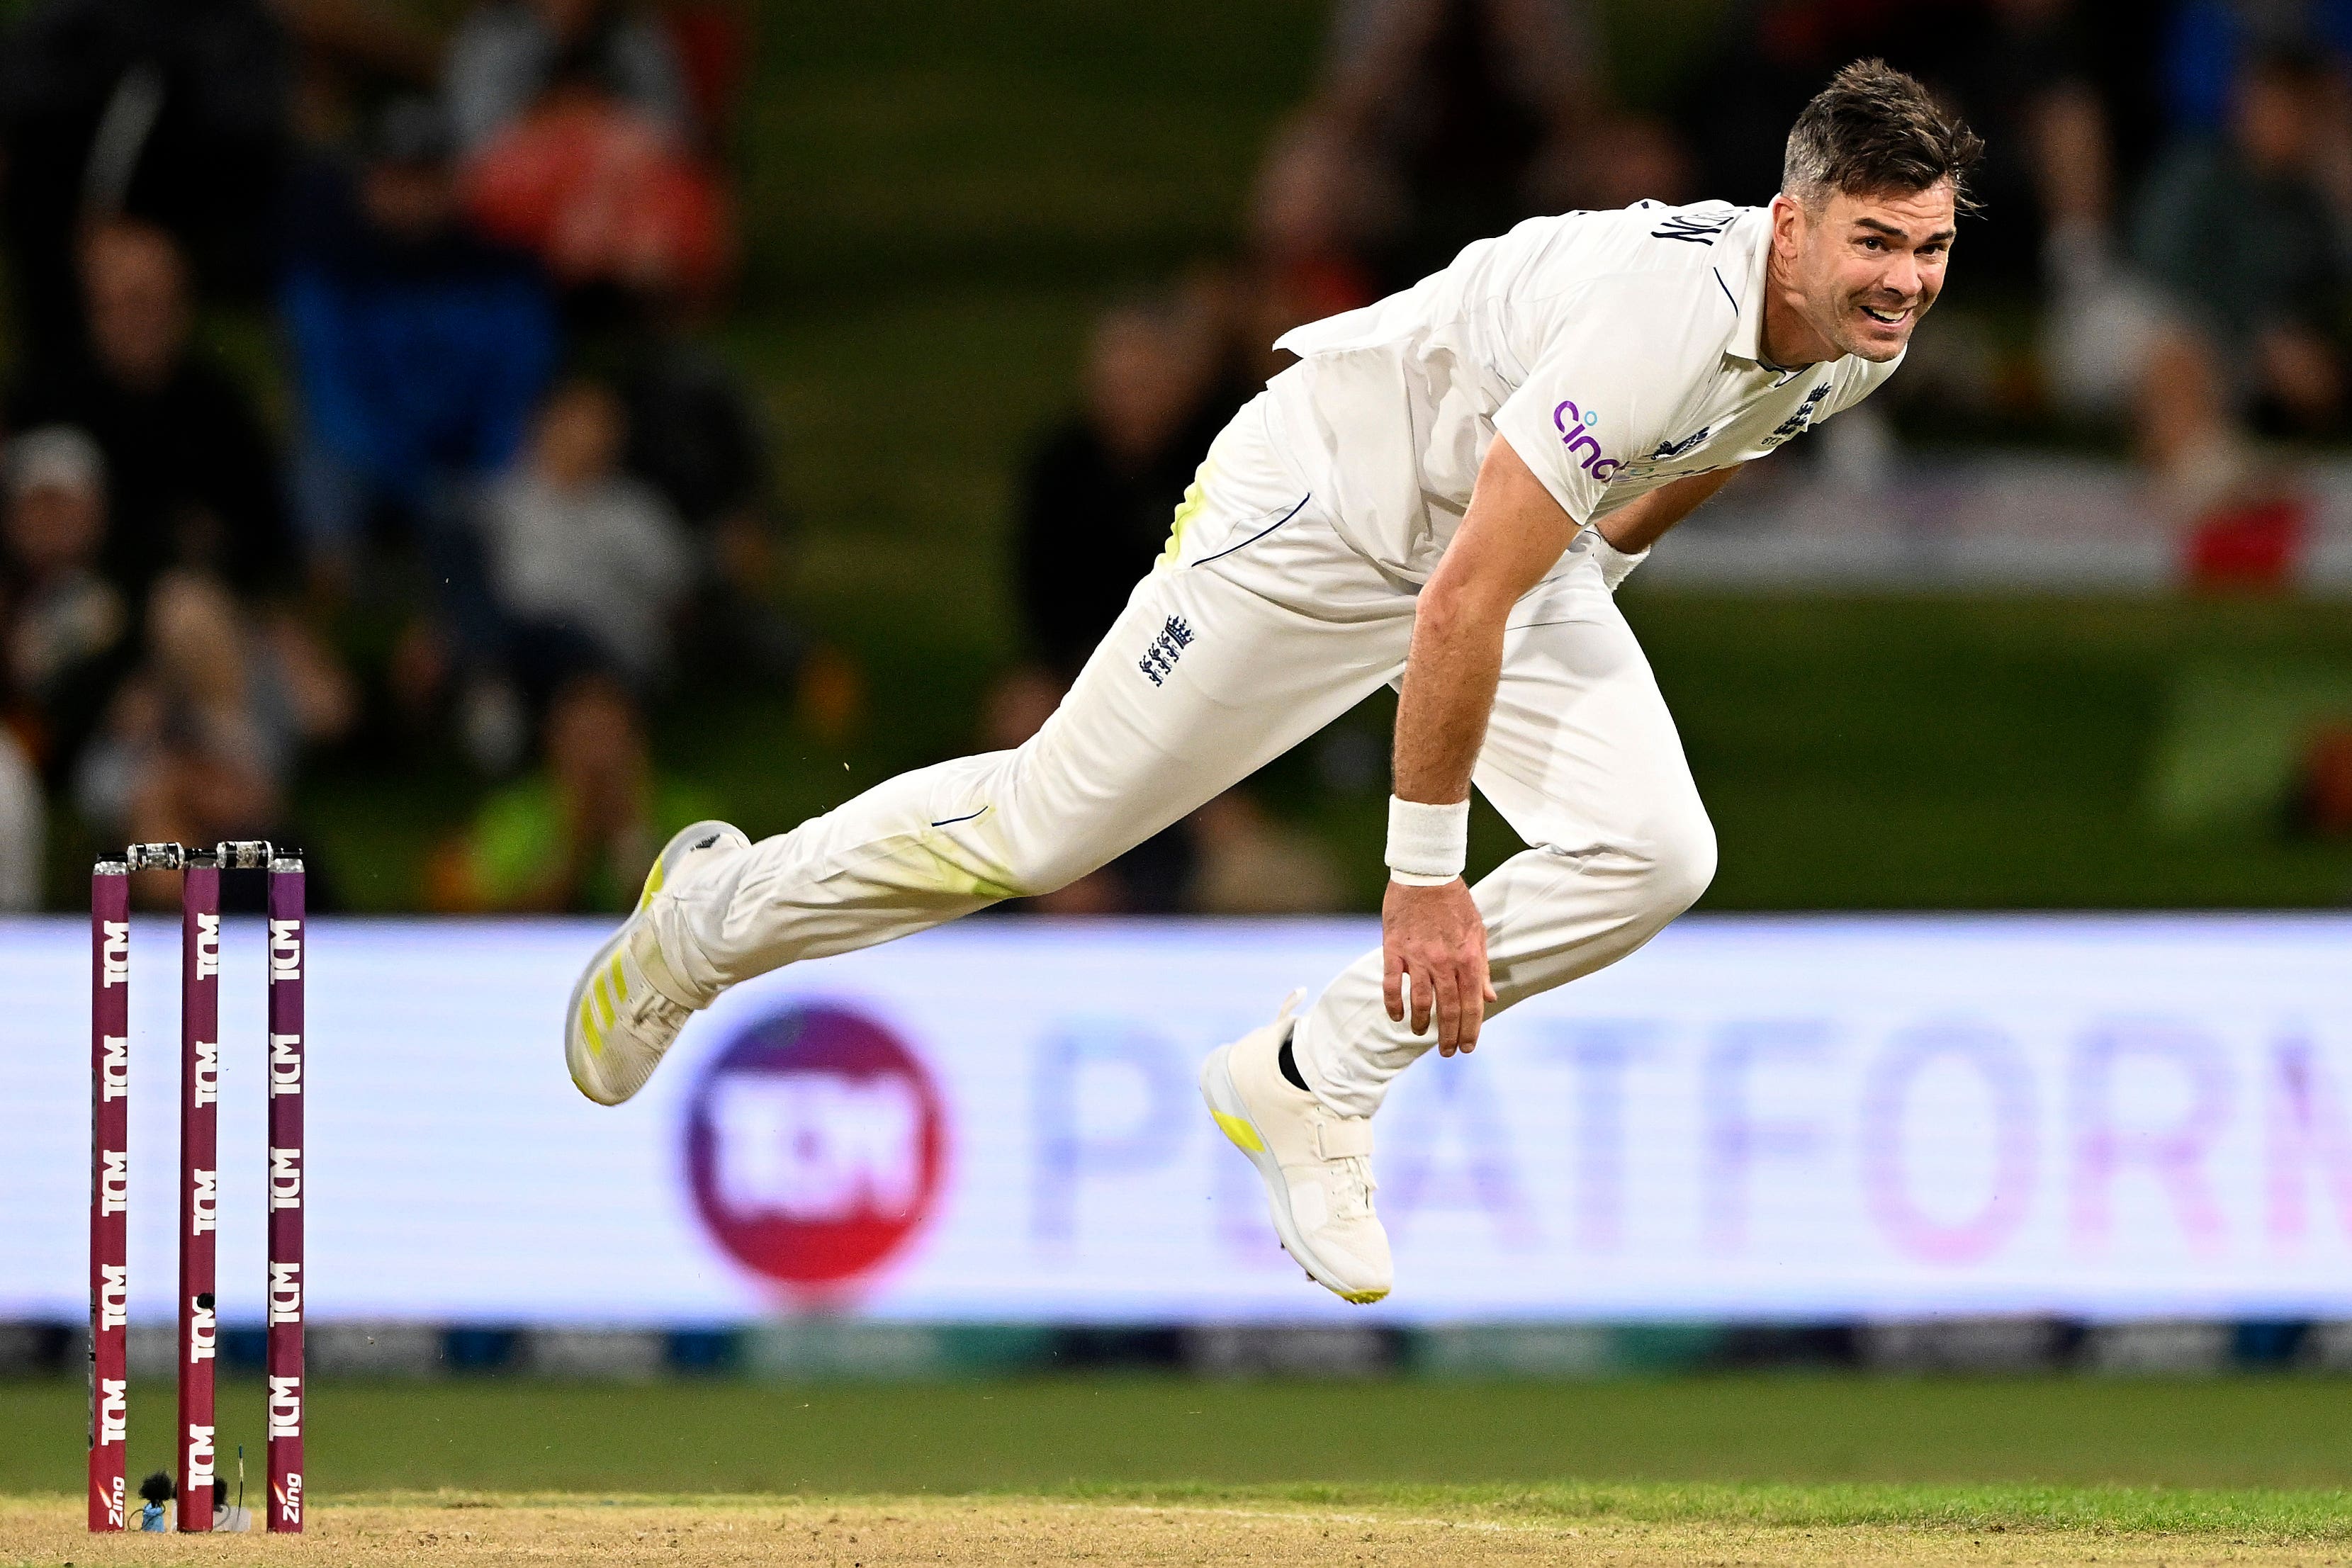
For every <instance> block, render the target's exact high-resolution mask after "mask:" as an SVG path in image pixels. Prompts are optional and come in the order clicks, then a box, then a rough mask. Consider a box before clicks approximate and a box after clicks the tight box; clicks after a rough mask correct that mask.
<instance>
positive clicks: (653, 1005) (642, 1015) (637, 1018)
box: [621, 980, 688, 1035]
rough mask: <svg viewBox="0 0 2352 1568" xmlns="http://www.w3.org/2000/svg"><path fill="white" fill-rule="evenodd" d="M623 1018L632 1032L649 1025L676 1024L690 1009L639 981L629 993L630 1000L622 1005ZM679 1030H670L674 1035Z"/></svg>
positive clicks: (648, 984)
mask: <svg viewBox="0 0 2352 1568" xmlns="http://www.w3.org/2000/svg"><path fill="white" fill-rule="evenodd" d="M621 1008H622V1011H623V1016H624V1018H625V1021H626V1022H627V1024H628V1025H629V1027H630V1028H631V1029H632V1030H643V1027H644V1026H645V1025H646V1024H648V1023H656V1024H674V1023H677V1022H678V1021H681V1020H683V1019H684V1018H685V1016H686V1014H687V1012H688V1009H685V1008H682V1007H680V1006H678V1005H677V1003H676V1002H674V1001H671V1000H670V999H669V998H667V997H666V996H663V995H662V994H661V993H660V992H659V991H657V990H656V989H654V988H653V986H652V984H651V983H650V982H648V981H643V980H641V981H639V982H638V984H637V985H636V986H635V987H634V988H631V990H630V992H629V999H628V1000H627V1001H625V1002H623V1003H622V1004H621ZM670 1033H671V1034H672V1035H676V1033H677V1030H676V1029H675V1028H672V1029H671V1030H670Z"/></svg>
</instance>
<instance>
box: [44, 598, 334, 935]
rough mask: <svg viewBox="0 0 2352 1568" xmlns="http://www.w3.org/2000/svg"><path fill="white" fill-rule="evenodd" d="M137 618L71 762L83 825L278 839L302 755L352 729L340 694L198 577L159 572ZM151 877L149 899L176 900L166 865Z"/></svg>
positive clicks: (178, 835)
mask: <svg viewBox="0 0 2352 1568" xmlns="http://www.w3.org/2000/svg"><path fill="white" fill-rule="evenodd" d="M145 619H146V649H145V657H144V659H143V660H142V663H141V664H140V667H139V668H138V669H137V670H136V671H135V672H134V673H133V674H131V676H130V678H129V679H127V680H126V681H125V682H124V683H123V684H122V685H121V688H120V689H119V690H118V691H117V692H116V694H115V696H114V700H113V702H112V704H111V705H110V706H109V708H108V711H107V715H106V718H105V721H104V724H103V726H102V727H101V728H100V731H99V733H98V735H97V736H96V737H94V738H93V739H92V741H91V742H90V745H89V748H88V749H87V750H86V751H85V753H84V754H83V757H82V759H81V764H80V767H79V769H78V773H77V778H76V779H75V796H76V801H77V804H78V805H79V808H80V810H81V814H82V818H83V820H84V821H86V822H88V823H89V825H90V826H91V827H92V828H93V829H95V830H97V831H99V833H100V835H101V836H102V837H104V838H108V839H110V840H113V841H117V842H134V843H138V842H178V843H184V844H209V843H217V842H219V841H223V840H226V839H280V838H284V837H285V836H286V834H285V831H284V830H285V827H286V822H287V805H288V789H289V785H290V784H291V782H292V776H293V768H294V764H295V760H296V758H297V755H298V753H299V750H300V748H301V747H302V746H303V744H304V743H305V742H308V741H311V740H318V739H325V738H329V737H331V735H332V734H333V733H334V732H335V731H336V730H337V728H338V727H341V726H342V725H345V724H348V723H349V721H350V716H351V713H350V707H349V706H348V702H347V701H338V700H337V698H338V695H339V694H338V693H337V691H336V690H335V688H333V687H332V686H331V685H320V684H319V683H318V682H317V681H316V680H315V679H313V678H311V672H308V671H305V670H302V669H300V668H299V666H296V665H293V664H289V662H288V660H287V659H286V658H285V656H284V649H283V647H282V646H281V645H280V644H279V643H278V642H276V641H275V640H273V639H272V638H270V637H269V636H268V635H267V634H266V633H263V632H259V631H257V630H256V629H255V628H254V627H253V626H251V625H249V624H248V623H247V622H246V621H245V620H244V619H243V618H242V617H241V615H240V613H239V612H238V608H237V603H236V599H235V598H234V597H233V596H232V595H231V594H230V593H229V592H228V591H227V590H226V588H225V587H223V586H222V585H221V584H220V583H219V582H218V581H216V580H214V579H212V578H209V577H206V576H204V575H203V574H201V573H197V572H190V571H173V572H167V573H165V574H164V575H163V577H162V578H160V579H159V580H157V581H156V583H155V587H154V590H153V591H152V593H151V594H150V596H149V600H148V605H147V612H146V618H145ZM147 882H148V883H149V885H146V886H144V887H142V890H141V891H142V897H144V898H145V899H147V900H148V901H149V902H151V903H154V902H168V901H169V900H170V899H171V898H173V896H174V894H173V889H172V887H171V885H170V884H169V883H168V880H167V879H166V878H165V873H156V874H155V876H153V877H151V878H148V879H147Z"/></svg>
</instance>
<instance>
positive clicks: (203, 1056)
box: [191, 1040, 220, 1105]
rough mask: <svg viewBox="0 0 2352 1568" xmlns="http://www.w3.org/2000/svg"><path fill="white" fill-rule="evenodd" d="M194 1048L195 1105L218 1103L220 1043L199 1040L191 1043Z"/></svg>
mask: <svg viewBox="0 0 2352 1568" xmlns="http://www.w3.org/2000/svg"><path fill="white" fill-rule="evenodd" d="M191 1043H192V1044H194V1046H195V1048H196V1074H195V1091H196V1096H195V1103H196V1104H199V1105H217V1104H219V1103H220V1041H218V1040H194V1041H192V1042H191Z"/></svg>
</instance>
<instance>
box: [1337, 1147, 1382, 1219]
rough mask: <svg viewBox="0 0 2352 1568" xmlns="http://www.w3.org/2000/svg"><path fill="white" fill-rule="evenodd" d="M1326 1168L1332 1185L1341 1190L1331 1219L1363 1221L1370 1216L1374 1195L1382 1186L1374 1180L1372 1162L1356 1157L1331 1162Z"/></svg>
mask: <svg viewBox="0 0 2352 1568" xmlns="http://www.w3.org/2000/svg"><path fill="white" fill-rule="evenodd" d="M1324 1168H1325V1169H1327V1170H1328V1171H1329V1172H1330V1173H1331V1175H1332V1176H1333V1178H1334V1180H1333V1184H1332V1185H1333V1186H1337V1187H1338V1188H1339V1192H1338V1194H1337V1195H1336V1197H1334V1200H1333V1202H1332V1204H1331V1218H1334V1219H1362V1218H1367V1217H1368V1216H1370V1214H1371V1212H1372V1194H1373V1193H1375V1192H1377V1191H1379V1190H1380V1185H1381V1184H1380V1183H1379V1182H1377V1181H1374V1180H1373V1179H1372V1162H1371V1161H1370V1160H1368V1159H1365V1158H1363V1157H1362V1156H1360V1155H1355V1156H1351V1157H1349V1158H1348V1159H1344V1160H1332V1161H1329V1162H1328V1163H1327V1164H1326V1165H1325V1166H1324Z"/></svg>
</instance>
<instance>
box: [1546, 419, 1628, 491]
mask: <svg viewBox="0 0 2352 1568" xmlns="http://www.w3.org/2000/svg"><path fill="white" fill-rule="evenodd" d="M1599 423H1601V415H1600V413H1598V412H1597V411H1596V412H1593V413H1584V412H1582V411H1580V410H1579V409H1578V408H1577V406H1576V404H1574V403H1572V402H1562V403H1561V404H1560V405H1559V407H1558V408H1556V409H1553V410H1552V411H1551V425H1552V428H1553V429H1554V430H1557V431H1559V439H1560V444H1562V445H1564V446H1566V447H1567V448H1568V455H1570V457H1574V456H1576V455H1577V454H1578V453H1582V454H1583V457H1582V459H1581V460H1580V462H1579V463H1578V466H1579V467H1580V468H1582V469H1583V470H1584V471H1585V472H1586V473H1587V474H1590V475H1591V476H1593V477H1594V478H1595V479H1598V480H1600V481H1601V483H1602V484H1604V485H1606V484H1607V483H1609V481H1610V480H1612V479H1614V478H1615V477H1616V476H1617V470H1619V469H1620V468H1622V467H1623V466H1625V461H1624V459H1623V458H1622V457H1603V456H1602V455H1601V442H1600V440H1599V438H1597V437H1596V436H1594V434H1592V427H1593V426H1594V425H1596V424H1599Z"/></svg>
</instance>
